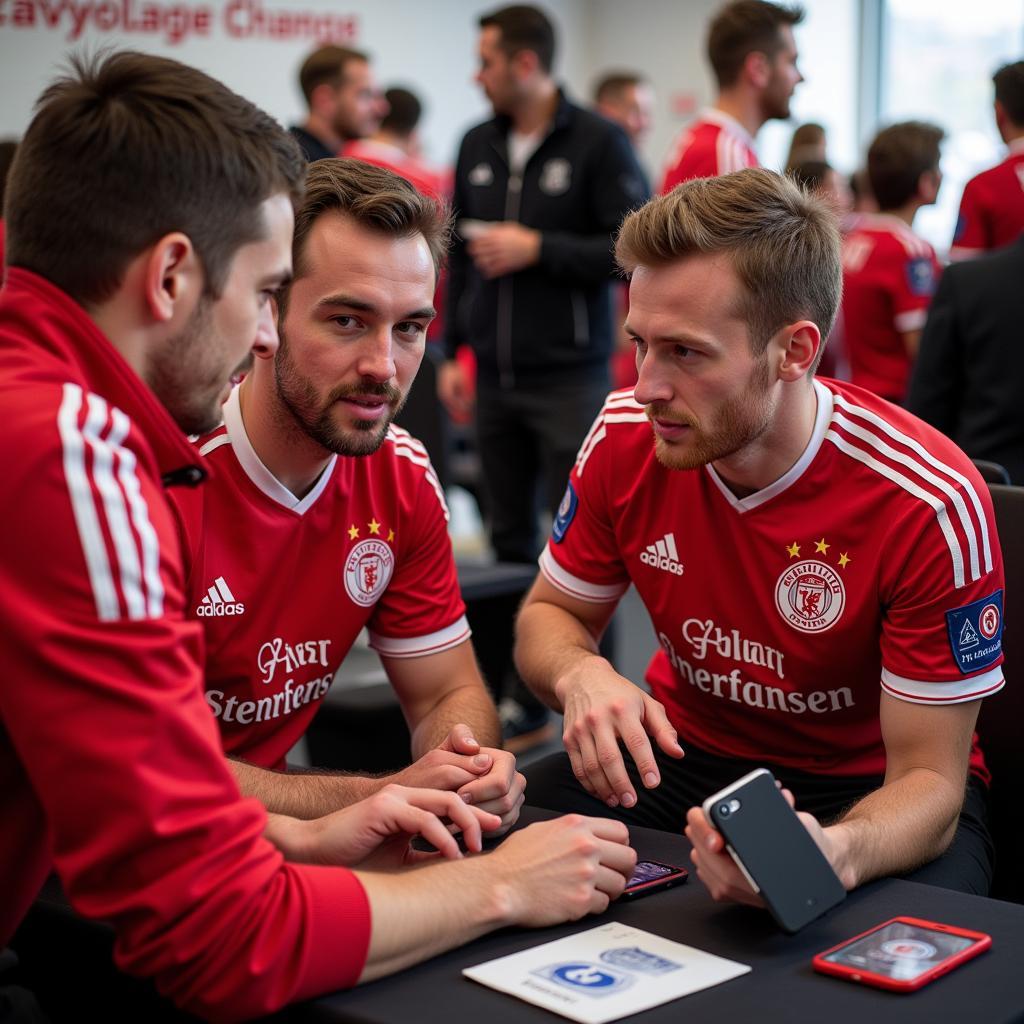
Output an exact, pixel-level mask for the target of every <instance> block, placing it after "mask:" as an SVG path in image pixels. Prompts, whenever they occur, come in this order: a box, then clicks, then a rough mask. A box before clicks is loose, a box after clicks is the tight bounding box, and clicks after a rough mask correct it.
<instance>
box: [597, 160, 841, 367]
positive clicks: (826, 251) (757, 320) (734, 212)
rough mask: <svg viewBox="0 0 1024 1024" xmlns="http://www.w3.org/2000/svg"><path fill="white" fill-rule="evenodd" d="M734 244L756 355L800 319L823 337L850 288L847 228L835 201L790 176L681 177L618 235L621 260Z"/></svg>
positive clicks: (727, 249) (657, 262)
mask: <svg viewBox="0 0 1024 1024" xmlns="http://www.w3.org/2000/svg"><path fill="white" fill-rule="evenodd" d="M713 253H727V254H728V255H729V257H730V259H731V261H732V265H733V268H734V269H735V271H736V274H737V276H738V277H739V279H740V283H741V284H742V285H743V290H744V292H745V299H744V302H743V305H742V308H741V309H740V310H739V311H738V312H739V315H740V316H741V317H742V318H743V319H744V320H745V321H746V323H747V327H748V329H749V331H750V344H751V348H752V350H753V352H754V354H755V355H760V353H761V352H763V351H764V349H765V348H766V347H767V345H768V342H769V340H770V339H771V337H772V335H774V334H775V333H776V331H778V330H779V329H780V328H782V327H784V326H785V325H786V324H789V323H794V322H796V321H797V320H801V319H808V320H811V321H813V322H814V323H815V324H816V325H817V326H818V329H819V330H820V331H821V336H822V338H823V339H824V338H825V337H826V336H827V335H828V333H829V331H830V330H831V329H832V322H833V320H834V319H835V315H836V309H837V307H838V305H839V296H840V294H841V291H842V267H841V263H840V239H839V228H838V225H837V224H836V219H835V216H834V214H832V213H831V211H829V209H828V207H827V206H826V205H825V204H824V203H822V202H821V201H819V200H818V199H816V198H814V197H813V196H810V195H808V193H807V192H806V191H804V190H803V189H802V188H800V187H799V186H798V185H796V184H795V183H794V182H792V181H790V180H789V179H787V178H784V177H782V176H781V175H779V174H776V173H775V172H774V171H766V170H764V169H762V168H748V169H747V170H743V171H737V172H736V173H734V174H725V175H722V176H721V177H717V178H696V179H694V180H692V181H687V182H684V183H683V184H682V185H677V186H676V187H675V188H674V189H673V190H672V191H671V192H669V193H668V195H664V196H659V197H658V198H657V199H652V200H651V201H650V202H649V203H647V205H646V206H642V207H640V209H639V210H635V211H634V212H633V213H631V214H629V216H627V217H626V219H625V221H624V222H623V224H622V228H621V230H620V231H619V236H618V239H617V240H616V243H615V256H616V259H617V260H618V262H619V266H620V267H622V269H623V270H624V271H625V272H626V273H627V274H631V273H632V272H633V271H634V270H635V269H636V268H637V267H638V266H643V267H659V266H665V265H666V264H669V263H674V262H676V261H677V260H682V259H686V258H687V257H688V256H696V255H699V254H707V255H710V254H713Z"/></svg>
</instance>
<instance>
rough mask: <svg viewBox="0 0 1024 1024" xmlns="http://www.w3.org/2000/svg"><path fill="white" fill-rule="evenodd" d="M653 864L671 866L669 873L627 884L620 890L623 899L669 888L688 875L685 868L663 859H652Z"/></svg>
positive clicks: (682, 880)
mask: <svg viewBox="0 0 1024 1024" xmlns="http://www.w3.org/2000/svg"><path fill="white" fill-rule="evenodd" d="M651 863H654V864H663V866H664V867H667V868H672V869H673V872H672V874H670V875H662V876H661V877H660V878H652V879H650V880H649V881H647V882H640V883H639V884H638V885H633V886H627V887H626V888H625V889H624V890H623V892H622V898H623V899H634V900H635V899H637V898H638V897H640V896H646V895H647V893H649V892H657V891H658V890H659V889H671V888H672V887H673V886H676V885H682V883H683V882H685V881H686V880H687V878H689V877H690V872H689V871H687V870H686V868H681V867H677V866H676V865H675V864H665V863H664V862H663V861H652V862H651Z"/></svg>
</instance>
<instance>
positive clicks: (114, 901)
mask: <svg viewBox="0 0 1024 1024" xmlns="http://www.w3.org/2000/svg"><path fill="white" fill-rule="evenodd" d="M0 407H2V408H3V410H4V430H3V433H2V435H0V463H2V465H3V467H4V484H5V486H4V489H3V493H2V498H0V508H2V514H3V523H4V530H3V531H2V533H0V549H2V550H0V650H3V652H4V673H3V676H2V678H0V822H3V827H2V828H0V879H2V880H3V898H2V899H0V946H3V945H5V944H6V943H7V941H8V940H9V939H10V937H11V935H12V934H13V932H14V930H15V928H16V927H17V924H18V921H19V919H20V918H21V917H22V915H23V914H24V912H25V911H26V910H27V908H28V907H29V906H30V905H31V903H32V900H33V899H34V898H35V896H36V894H37V893H38V890H39V886H40V885H41V884H42V882H43V880H44V879H45V878H46V876H47V874H49V872H50V871H51V870H53V869H54V868H56V871H57V873H58V875H59V876H60V878H61V881H62V882H63V884H64V888H65V890H66V892H67V894H68V896H69V898H70V900H71V903H72V905H73V906H74V907H75V909H76V910H78V911H79V912H80V913H82V914H84V915H85V916H87V917H92V918H100V919H104V920H107V921H110V922H112V923H113V925H114V927H115V930H116V934H117V941H116V944H115V947H114V956H115V959H116V961H117V963H118V965H119V966H120V967H121V968H122V969H123V970H127V971H130V972H132V973H138V974H145V975H148V976H150V977H153V978H155V980H156V983H157V986H158V988H159V989H160V990H161V991H162V992H163V993H164V994H166V995H169V996H170V997H171V998H173V999H174V1000H175V1001H176V1002H178V1003H180V1004H181V1005H183V1006H184V1007H186V1008H188V1009H189V1010H190V1011H191V1012H192V1013H195V1014H198V1015H200V1016H202V1017H204V1018H213V1019H225V1018H231V1019H237V1018H242V1017H244V1018H249V1017H258V1016H262V1015H264V1014H266V1013H269V1012H271V1011H272V1010H274V1009H276V1008H278V1007H280V1006H281V1005H282V1004H284V1003H286V1002H290V1001H292V1000H294V999H303V998H308V997H310V996H313V995H315V994H318V993H321V992H325V991H330V990H332V989H336V988H338V987H341V986H344V985H352V984H355V982H356V981H357V980H358V978H359V976H360V974H361V972H362V969H363V965H364V962H365V958H366V950H367V948H368V945H369V938H370V912H369V905H368V902H367V899H366V895H365V893H364V891H363V888H362V886H361V885H360V883H359V881H358V879H357V878H356V876H355V875H354V874H353V873H352V872H350V871H346V870H344V869H342V868H324V867H316V866H312V865H300V864H285V863H284V861H283V858H282V856H281V854H280V853H279V852H278V850H276V849H275V848H274V847H273V846H271V844H270V843H269V842H268V841H267V840H266V839H265V838H264V837H263V832H264V829H265V828H266V822H267V815H266V811H265V810H264V809H263V807H262V806H261V805H260V804H259V802H258V801H256V800H243V799H242V798H241V797H240V795H239V792H238V786H237V784H236V783H235V779H234V776H233V775H232V773H231V771H230V769H229V767H228V765H227V763H226V762H225V760H224V755H223V753H222V751H221V746H220V737H219V735H218V734H217V728H216V726H215V725H214V722H213V718H212V717H211V715H210V713H209V710H208V708H207V705H206V701H205V700H204V699H203V686H202V667H201V665H202V632H201V630H200V629H199V627H198V625H197V624H196V623H195V622H190V621H188V619H187V618H186V617H185V589H184V584H185V579H184V573H183V570H182V562H181V547H180V541H179V535H178V530H177V526H176V517H175V515H174V512H173V510H172V508H171V506H170V504H169V503H168V501H167V497H166V495H165V493H164V487H165V486H171V485H172V484H174V483H177V485H178V486H194V485H195V484H196V483H197V482H198V481H199V480H201V479H202V476H203V473H202V469H201V460H200V459H199V458H198V457H197V455H196V453H195V452H194V451H193V450H192V449H191V447H190V446H189V445H188V443H187V442H186V440H185V438H184V436H183V435H182V433H181V431H180V430H179V429H178V427H177V426H176V424H175V423H174V421H173V420H172V419H171V417H170V415H169V414H168V413H167V411H166V410H165V409H164V408H163V406H162V405H160V403H159V402H158V401H157V399H156V397H155V396H154V394H153V393H152V391H150V390H149V388H147V387H146V385H145V384H144V383H143V382H142V380H141V379H140V378H139V377H138V376H137V375H136V373H135V372H134V371H133V370H132V368H131V367H130V366H129V365H128V363H127V362H125V360H124V359H123V358H122V356H121V355H120V353H119V352H118V351H117V350H116V349H115V348H114V346H113V345H112V344H111V343H110V341H109V340H108V339H107V338H106V337H104V336H103V334H102V333H101V332H100V330H99V328H98V327H97V326H96V324H95V323H94V322H93V321H92V320H91V319H90V318H89V317H88V315H87V314H86V313H85V311H84V310H83V309H82V307H81V306H80V305H78V304H77V303H76V302H73V301H72V300H71V299H70V298H69V297H68V296H67V295H65V294H64V293H63V292H61V291H59V290H58V289H57V288H55V287H54V286H53V285H52V284H50V283H49V282H47V281H45V280H43V279H42V278H40V277H38V276H36V275H35V274H31V273H29V272H28V271H26V270H22V269H20V268H15V267H12V268H10V269H9V270H8V274H7V284H6V285H5V287H4V288H3V290H2V291H0Z"/></svg>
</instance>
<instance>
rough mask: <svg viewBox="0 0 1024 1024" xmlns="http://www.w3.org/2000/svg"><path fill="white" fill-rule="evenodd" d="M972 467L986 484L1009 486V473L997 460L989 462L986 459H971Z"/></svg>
mask: <svg viewBox="0 0 1024 1024" xmlns="http://www.w3.org/2000/svg"><path fill="white" fill-rule="evenodd" d="M971 462H973V463H974V468H975V469H976V470H977V471H978V472H979V473H980V474H981V479H982V480H984V481H985V483H987V484H1005V485H1006V486H1007V487H1009V485H1010V483H1011V481H1010V473H1009V471H1008V470H1007V469H1006V467H1005V466H1000V465H999V463H998V462H989V460H988V459H971Z"/></svg>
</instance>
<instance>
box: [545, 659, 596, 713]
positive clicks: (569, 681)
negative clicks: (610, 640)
mask: <svg viewBox="0 0 1024 1024" xmlns="http://www.w3.org/2000/svg"><path fill="white" fill-rule="evenodd" d="M595 662H604V664H605V666H607V667H609V668H610V667H611V666H610V665H609V663H608V661H607V660H606V659H605V658H603V657H602V656H601V655H600V654H591V653H590V652H589V651H581V652H580V654H579V656H578V657H577V658H575V659H574V660H573V662H572V664H571V665H570V666H569V667H568V668H567V669H566V670H565V671H564V672H562V674H561V675H560V676H559V677H558V679H556V680H555V685H554V686H553V687H552V688H551V692H552V693H553V694H554V695H555V700H557V701H558V704H559V707H560V708H562V709H563V710H564V708H565V703H566V700H567V699H568V698H569V695H570V694H571V693H572V691H573V690H574V689H575V688H576V687H577V686H579V685H580V684H581V683H582V682H583V678H582V677H583V674H584V673H586V671H587V670H588V668H595V667H596V665H595V664H593V663H595Z"/></svg>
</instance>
